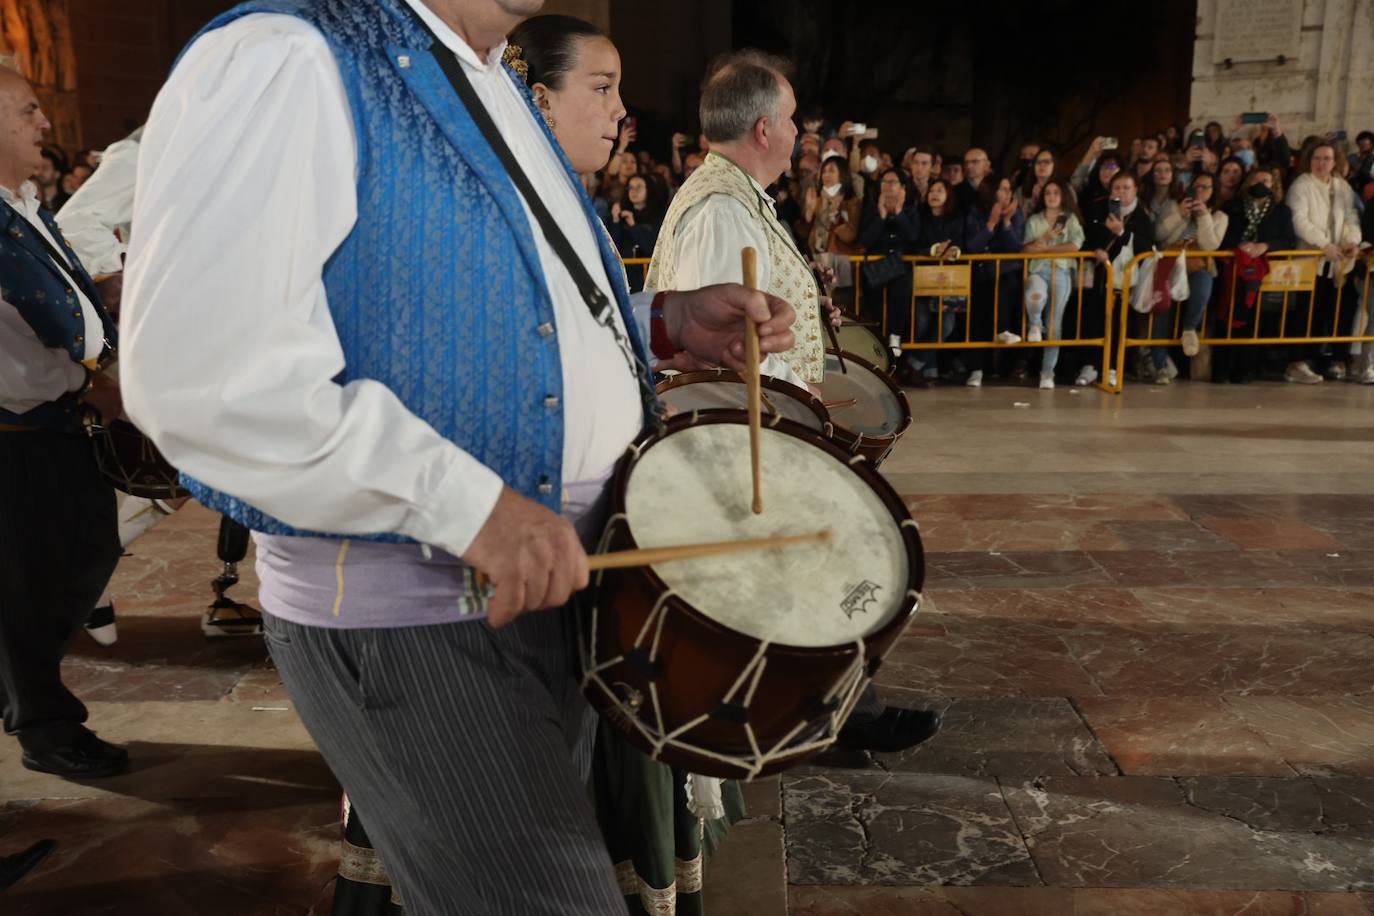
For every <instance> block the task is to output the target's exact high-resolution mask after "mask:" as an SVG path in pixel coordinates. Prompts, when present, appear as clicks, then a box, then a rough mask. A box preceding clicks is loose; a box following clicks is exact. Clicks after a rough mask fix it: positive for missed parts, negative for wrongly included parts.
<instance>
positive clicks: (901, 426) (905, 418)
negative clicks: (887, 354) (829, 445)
mask: <svg viewBox="0 0 1374 916" xmlns="http://www.w3.org/2000/svg"><path fill="white" fill-rule="evenodd" d="M825 353H826V355H827V356H832V355H833V356H835V357H837V358H838V359H839V360H840V361H841V362H844V361H846V360H847V361H848V362H850V363H851V364H853V365H856V366H858V367H859V368H861V369H867V370H868V371H869V372H871V373H873V374H874V375H876V376H877V377H878V378H879V379H881V380H882V383H883V384H884V385H886V386H887V388H888V390H889V391H891V392H892V393H893V394H894V395H896V396H897V403H898V404H900V405H901V407H902V421H901V422H900V423H898V424H897V429H896V430H895V431H894V432H891V433H889V434H887V435H885V436H869V435H865V434H864V433H860V432H856V431H854V430H852V429H850V428H849V427H848V426H845V425H844V424H843V423H835V428H836V429H837V430H839V429H843V430H844V431H845V432H847V433H849V434H850V435H851V436H857V437H858V438H859V441H862V442H896V441H897V440H898V439H900V438H902V435H903V434H904V433H905V432H906V431H907V430H908V429H910V428H911V423H912V419H913V418H912V416H911V402H910V401H908V400H907V399H906V392H905V391H903V390H902V389H901V387H900V386H899V385H898V384H897V383H896V382H894V381H893V380H892V376H890V375H888V374H887V373H886V372H884V371H883V370H881V369H879V368H878V367H877V366H875V365H873V364H872V363H870V362H869V361H868V360H866V359H864V358H863V357H862V356H855V355H854V354H853V353H850V352H849V351H848V350H836V349H835V348H834V347H826V349H825ZM832 422H833V421H832Z"/></svg>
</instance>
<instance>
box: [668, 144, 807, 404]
mask: <svg viewBox="0 0 1374 916" xmlns="http://www.w3.org/2000/svg"><path fill="white" fill-rule="evenodd" d="M713 194H728V195H729V196H731V197H733V198H734V199H735V200H737V201H739V202H740V203H742V204H743V205H744V208H745V209H746V210H748V211H749V213H751V214H752V215H753V216H754V219H755V221H756V222H757V223H758V224H759V226H760V227H761V228H762V229H763V231H764V234H765V235H767V236H768V264H769V281H768V289H767V290H766V292H769V293H772V294H773V295H774V296H777V297H778V298H780V299H785V300H787V301H788V302H789V303H790V304H791V305H792V307H793V308H794V309H796V311H797V323H796V325H795V326H794V327H793V330H794V332H795V333H796V335H797V342H796V343H795V344H794V345H793V346H792V349H790V350H788V351H787V352H786V353H783V354H780V355H781V357H782V359H783V361H784V362H786V363H787V364H788V365H789V366H791V367H792V369H794V370H795V371H796V372H797V374H798V375H800V376H801V377H802V378H804V379H805V380H806V381H808V382H811V383H812V384H819V383H820V382H821V380H822V379H824V378H825V342H824V338H823V336H822V334H823V330H822V328H821V324H820V290H819V289H818V288H817V286H816V280H815V277H813V276H812V275H811V267H810V266H809V265H808V264H807V262H806V258H804V257H802V254H801V252H799V251H798V250H797V245H796V243H795V242H794V241H793V240H792V235H791V233H789V232H788V231H787V229H786V227H784V226H783V225H782V223H780V222H778V217H777V215H776V214H775V213H774V212H773V202H772V201H771V200H769V199H768V197H767V196H766V195H764V194H760V193H759V191H758V189H757V188H756V187H755V186H754V182H753V181H752V180H751V179H750V177H749V176H748V175H747V174H745V172H744V170H743V169H741V168H740V167H739V166H737V165H735V164H734V163H733V162H731V161H730V160H729V159H727V158H726V157H724V156H722V155H720V154H719V153H710V154H709V155H707V157H706V162H705V163H704V164H703V165H702V166H701V168H699V169H697V170H696V171H695V172H693V173H692V177H691V178H688V179H687V181H686V183H685V184H683V186H682V187H681V188H680V189H678V192H677V194H676V195H674V197H673V202H672V204H671V205H670V206H669V207H668V213H667V215H665V216H664V217H663V226H662V227H661V228H660V229H659V230H658V244H657V245H655V246H654V257H653V261H651V262H650V264H649V274H648V277H647V278H646V279H645V281H644V288H645V289H653V290H671V289H677V286H676V282H677V267H678V251H677V226H678V223H679V222H680V221H681V219H682V217H683V215H684V214H685V213H686V212H687V211H688V210H690V209H691V208H692V207H694V206H696V205H697V204H699V203H701V202H702V201H704V200H705V199H706V198H708V197H710V196H711V195H713ZM762 256H763V253H762V252H760V257H762Z"/></svg>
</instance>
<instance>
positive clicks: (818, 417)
mask: <svg viewBox="0 0 1374 916" xmlns="http://www.w3.org/2000/svg"><path fill="white" fill-rule="evenodd" d="M710 382H721V383H729V384H737V385H739V386H740V387H741V388H742V389H747V387H748V386H747V384H746V382H745V380H744V376H743V375H741V374H740V373H738V372H734V371H732V370H730V369H699V370H694V371H692V372H681V373H678V374H677V375H674V376H672V377H671V378H668V379H665V380H664V381H662V382H659V383H658V385H657V391H658V395H659V397H660V398H662V397H663V395H665V394H668V393H669V392H672V391H677V390H680V389H683V388H687V387H690V386H692V385H696V384H701V383H710ZM759 382H760V387H761V388H762V393H763V395H764V397H765V398H766V397H768V396H769V395H770V394H771V395H775V396H777V397H780V398H786V399H788V400H789V401H790V402H792V403H794V404H797V405H800V407H801V408H802V409H804V410H806V411H808V412H809V413H810V414H811V416H812V417H814V428H815V431H817V432H819V433H821V435H824V436H827V437H828V436H831V435H832V434H833V428H832V425H831V420H830V412H829V411H827V410H826V409H825V404H824V402H823V401H821V399H820V398H818V397H815V396H814V395H812V394H811V392H809V391H806V390H804V389H801V388H798V387H797V386H796V385H793V384H791V383H790V382H784V381H781V380H779V379H775V378H770V377H769V376H766V375H765V376H761V377H760V379H759ZM746 396H747V394H746ZM745 406H746V405H745V404H744V403H741V404H740V408H741V409H742V408H744V407H745ZM731 409H733V408H728V407H725V408H721V407H711V408H704V409H702V410H701V412H705V411H706V410H731ZM684 412H686V411H684ZM778 419H787V418H786V417H782V416H781V415H780V414H774V413H772V412H771V411H770V410H769V408H768V406H767V403H765V404H764V406H763V421H762V422H763V423H764V425H767V426H772V425H773V424H774V423H775V422H776V420H778Z"/></svg>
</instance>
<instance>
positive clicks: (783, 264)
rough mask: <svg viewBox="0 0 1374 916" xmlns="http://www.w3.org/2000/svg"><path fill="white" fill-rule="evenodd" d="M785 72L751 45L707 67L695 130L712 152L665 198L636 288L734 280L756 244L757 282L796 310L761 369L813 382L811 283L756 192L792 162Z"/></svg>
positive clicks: (818, 361) (816, 377) (816, 319)
mask: <svg viewBox="0 0 1374 916" xmlns="http://www.w3.org/2000/svg"><path fill="white" fill-rule="evenodd" d="M789 70H790V65H789V64H788V63H787V61H785V60H783V59H782V58H779V57H774V56H773V55H770V54H765V53H763V52H762V51H754V50H744V51H735V52H733V53H730V54H726V55H723V56H721V57H718V58H717V59H716V60H715V61H713V62H712V64H711V66H710V68H708V70H707V74H706V79H705V80H704V81H703V83H702V90H701V129H702V132H703V133H704V134H705V135H706V138H707V140H709V141H710V145H711V151H710V152H709V153H708V154H707V156H706V162H705V163H704V164H703V165H702V166H701V167H700V168H699V169H697V170H696V171H695V172H693V173H692V176H691V177H690V178H689V179H687V181H686V182H685V183H684V184H683V185H682V187H681V188H680V189H679V190H678V192H677V194H676V195H675V196H674V197H673V203H672V205H671V206H670V207H669V208H668V213H667V215H666V216H664V218H663V226H662V228H661V229H660V230H659V235H658V244H657V245H656V246H655V249H654V258H653V262H652V263H651V264H650V265H649V274H648V277H647V279H646V281H645V288H646V289H653V290H659V291H664V290H677V289H693V288H695V287H696V286H697V285H698V284H701V283H717V282H734V283H738V282H740V280H741V276H742V273H741V271H742V268H741V266H740V250H741V249H743V248H753V249H755V250H756V251H758V253H759V271H758V274H759V275H758V277H757V280H758V286H759V289H761V290H764V291H766V292H769V293H772V294H773V295H775V296H778V297H780V298H782V299H786V300H787V301H788V302H789V303H791V305H792V307H793V309H795V310H796V313H797V323H796V325H795V326H794V328H793V330H794V332H795V333H796V343H795V344H794V345H793V347H792V349H791V350H788V351H787V352H786V353H780V354H777V355H775V356H772V357H769V358H768V359H767V360H765V361H764V365H763V367H762V369H763V372H764V373H765V374H767V375H773V376H777V377H779V378H783V379H786V380H788V381H792V382H796V383H801V382H809V383H811V384H817V383H819V382H820V381H821V379H822V378H823V377H824V374H825V344H824V342H823V337H822V329H821V324H820V289H819V288H818V287H817V285H816V281H815V279H814V278H813V277H812V275H811V265H810V264H809V263H808V262H807V260H806V258H805V257H804V256H803V255H802V253H801V252H800V251H798V250H797V246H796V243H795V242H794V241H793V240H792V234H791V233H790V232H788V231H787V227H786V226H784V225H782V223H780V222H779V221H778V218H777V214H776V212H775V210H774V207H773V199H772V198H771V197H769V196H768V192H767V191H766V190H765V188H767V186H768V185H770V184H772V183H773V182H774V181H776V180H777V179H778V176H779V175H781V174H782V173H783V172H784V171H785V170H786V169H787V167H788V165H790V164H791V160H792V149H793V146H794V145H795V143H796V139H797V125H796V124H795V123H794V122H793V120H792V116H793V115H794V114H795V113H796V110H797V99H796V96H794V95H793V93H792V84H791V83H790V82H789V81H788V79H787V73H788V71H789ZM708 277H711V278H715V279H711V280H707V279H706V278H708Z"/></svg>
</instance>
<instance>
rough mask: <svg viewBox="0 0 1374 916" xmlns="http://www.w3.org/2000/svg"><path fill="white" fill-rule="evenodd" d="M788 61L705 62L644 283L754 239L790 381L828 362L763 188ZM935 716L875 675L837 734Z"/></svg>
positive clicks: (716, 278)
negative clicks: (687, 155)
mask: <svg viewBox="0 0 1374 916" xmlns="http://www.w3.org/2000/svg"><path fill="white" fill-rule="evenodd" d="M789 70H790V67H789V65H788V63H787V62H786V61H784V60H782V59H781V58H777V57H774V56H772V55H769V54H765V53H763V52H762V51H754V50H745V51H736V52H733V53H731V54H727V55H724V56H723V57H720V58H717V59H716V60H715V61H714V62H713V63H712V65H711V67H710V68H709V69H708V70H707V73H706V79H705V81H704V82H703V84H702V91H701V128H702V130H703V131H704V132H705V134H706V137H707V138H708V139H709V140H710V141H711V151H710V153H709V154H708V155H707V157H706V164H705V165H703V166H702V167H701V168H699V169H697V171H696V172H695V173H694V174H693V175H692V177H691V178H689V179H688V180H687V181H686V182H685V183H684V184H683V185H682V187H681V188H680V189H679V190H678V192H677V195H676V196H675V197H674V198H673V203H672V206H670V207H669V208H668V213H667V215H666V216H665V217H664V218H663V226H662V228H661V229H660V230H659V235H658V245H657V246H656V247H655V249H654V258H653V261H652V262H651V263H650V265H649V273H648V277H647V279H646V280H645V288H646V289H652V290H658V291H660V292H661V291H665V290H676V289H691V288H693V287H694V286H697V285H706V284H709V283H723V282H739V280H740V276H741V266H740V249H742V248H745V247H752V248H754V249H755V250H757V251H758V252H759V261H758V264H759V267H758V271H759V275H758V277H757V280H758V285H759V289H761V290H764V291H766V292H768V293H771V294H772V295H774V296H778V297H780V298H782V299H785V300H787V301H788V302H789V303H790V304H791V305H792V308H793V309H794V310H795V311H796V313H797V323H796V325H795V326H794V328H793V330H794V332H795V334H796V343H795V344H794V345H793V346H792V349H790V350H788V351H786V352H784V353H779V354H776V355H774V356H771V357H769V358H768V359H765V360H764V361H763V363H762V365H761V367H760V368H761V370H762V371H763V373H764V374H766V375H773V376H775V377H778V378H781V379H785V380H787V381H791V382H793V383H794V384H801V383H802V381H805V382H807V383H810V384H817V383H819V382H820V381H821V380H822V378H823V377H824V366H825V343H824V338H823V336H822V333H823V329H822V328H821V324H820V322H821V311H822V310H821V298H820V297H821V291H820V289H819V287H818V286H817V284H816V280H815V277H814V275H813V274H812V272H811V264H810V263H809V262H808V261H807V259H806V257H805V256H803V255H802V253H801V252H800V251H798V250H797V245H796V243H795V242H794V241H793V239H792V234H791V233H790V232H788V231H787V228H786V227H785V226H783V225H782V224H781V223H780V222H779V221H778V218H777V214H776V212H775V211H774V206H773V199H772V198H771V197H769V196H768V192H767V191H766V190H765V188H766V187H767V186H768V185H769V184H772V183H773V182H774V181H776V180H777V179H778V176H779V175H781V174H782V173H783V171H784V170H786V169H787V167H788V165H789V164H790V163H791V158H792V149H793V146H794V144H795V142H796V139H797V126H796V124H795V123H793V121H792V116H793V114H794V113H795V112H796V110H797V100H796V97H795V96H794V95H793V93H792V84H791V83H790V82H789V81H788V78H787V74H788V72H789ZM690 367H691V366H690V361H686V362H682V363H679V368H690ZM939 725H940V719H939V716H937V715H936V714H935V713H932V712H928V711H925V710H917V709H898V708H896V707H886V706H884V705H883V703H882V701H881V700H879V699H878V696H877V693H876V692H875V691H874V689H873V687H872V685H870V686H869V688H868V689H867V691H865V693H864V694H863V695H862V696H861V697H860V698H859V702H858V703H857V705H856V706H855V709H854V713H853V714H852V715H851V716H850V720H849V723H848V724H847V725H846V726H845V728H844V729H843V731H842V732H841V733H840V740H839V743H840V744H841V745H843V746H846V747H849V748H855V749H861V750H871V751H897V750H904V749H906V748H909V747H912V746H913V745H916V744H919V743H920V742H921V741H924V740H925V739H927V738H929V737H930V736H931V735H933V734H935V732H936V731H937V730H938V729H939Z"/></svg>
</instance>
